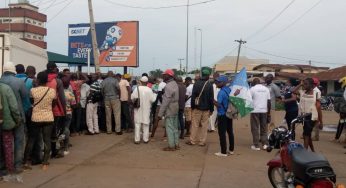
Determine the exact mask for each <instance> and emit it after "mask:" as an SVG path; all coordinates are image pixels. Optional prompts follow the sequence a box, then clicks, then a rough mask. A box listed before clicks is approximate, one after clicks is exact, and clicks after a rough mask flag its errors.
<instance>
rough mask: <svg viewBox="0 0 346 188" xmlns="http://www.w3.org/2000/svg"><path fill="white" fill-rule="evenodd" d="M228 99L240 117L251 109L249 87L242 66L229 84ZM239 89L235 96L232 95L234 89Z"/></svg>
mask: <svg viewBox="0 0 346 188" xmlns="http://www.w3.org/2000/svg"><path fill="white" fill-rule="evenodd" d="M230 88H231V93H230V101H231V102H232V104H233V105H234V106H235V107H236V108H237V109H238V111H239V113H240V115H241V117H244V116H246V115H247V114H249V113H250V112H252V110H253V102H252V97H251V93H250V87H249V84H248V82H247V73H246V69H245V68H243V69H242V70H241V71H240V72H239V73H238V74H237V75H236V76H235V78H234V80H233V82H232V83H231V85H230ZM238 89H239V90H240V93H239V94H238V95H237V96H234V92H235V91H236V90H238Z"/></svg>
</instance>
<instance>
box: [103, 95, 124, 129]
mask: <svg viewBox="0 0 346 188" xmlns="http://www.w3.org/2000/svg"><path fill="white" fill-rule="evenodd" d="M105 107H106V122H107V123H106V124H107V133H111V132H112V111H113V114H114V119H115V132H117V133H119V132H121V117H120V115H121V103H120V100H119V99H114V100H105Z"/></svg>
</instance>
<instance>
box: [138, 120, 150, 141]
mask: <svg viewBox="0 0 346 188" xmlns="http://www.w3.org/2000/svg"><path fill="white" fill-rule="evenodd" d="M141 130H143V141H144V142H148V141H149V124H144V123H135V142H139V141H141V132H142V131H141Z"/></svg>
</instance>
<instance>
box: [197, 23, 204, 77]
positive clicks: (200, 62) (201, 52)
mask: <svg viewBox="0 0 346 188" xmlns="http://www.w3.org/2000/svg"><path fill="white" fill-rule="evenodd" d="M198 31H200V32H201V49H200V50H201V51H200V54H199V55H200V58H199V68H200V72H201V76H202V57H203V31H202V29H198Z"/></svg>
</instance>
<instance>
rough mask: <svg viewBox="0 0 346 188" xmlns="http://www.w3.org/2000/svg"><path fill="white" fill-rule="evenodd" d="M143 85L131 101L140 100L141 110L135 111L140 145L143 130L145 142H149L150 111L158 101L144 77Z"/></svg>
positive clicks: (136, 90)
mask: <svg viewBox="0 0 346 188" xmlns="http://www.w3.org/2000/svg"><path fill="white" fill-rule="evenodd" d="M140 81H141V85H140V86H138V87H137V88H136V89H135V90H134V91H133V92H132V94H131V99H132V100H135V99H139V101H140V106H139V108H135V109H134V113H135V115H134V117H135V144H139V143H140V140H141V130H142V129H143V141H144V143H148V142H149V124H150V109H151V105H152V103H153V102H155V100H156V94H154V93H153V91H152V90H151V89H150V88H149V87H148V86H147V83H148V77H146V76H143V77H142V78H141V79H140Z"/></svg>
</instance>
